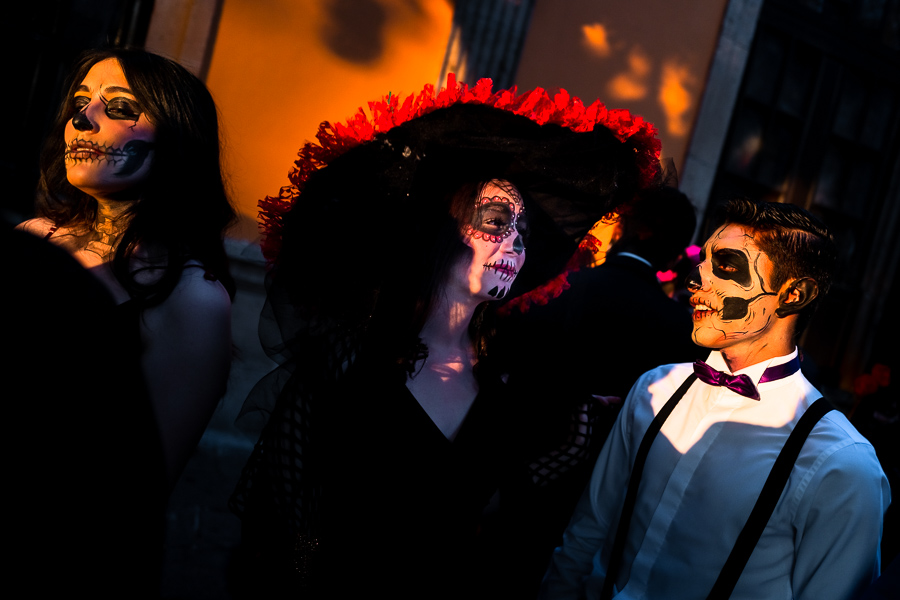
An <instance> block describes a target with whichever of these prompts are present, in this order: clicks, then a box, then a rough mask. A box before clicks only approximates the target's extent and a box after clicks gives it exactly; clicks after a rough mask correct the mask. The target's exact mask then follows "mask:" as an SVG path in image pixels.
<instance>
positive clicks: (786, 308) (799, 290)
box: [775, 277, 819, 317]
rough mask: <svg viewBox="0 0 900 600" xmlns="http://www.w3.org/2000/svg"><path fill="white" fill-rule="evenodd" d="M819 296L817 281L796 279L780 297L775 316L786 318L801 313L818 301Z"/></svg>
mask: <svg viewBox="0 0 900 600" xmlns="http://www.w3.org/2000/svg"><path fill="white" fill-rule="evenodd" d="M818 295H819V284H817V283H816V280H815V279H811V278H809V277H804V278H802V279H795V280H793V281H791V282H790V283H788V285H787V286H786V287H785V288H784V291H783V292H781V296H779V297H778V308H776V309H775V314H776V315H778V316H779V317H786V316H788V315H793V314H796V313H799V312H800V311H801V310H803V309H804V308H806V307H807V306H809V303H810V302H812V301H813V300H815V299H816V297H817V296H818Z"/></svg>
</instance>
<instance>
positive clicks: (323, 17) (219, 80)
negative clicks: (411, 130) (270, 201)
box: [206, 0, 453, 240]
mask: <svg viewBox="0 0 900 600" xmlns="http://www.w3.org/2000/svg"><path fill="white" fill-rule="evenodd" d="M452 16H453V7H452V3H451V2H450V1H449V0H280V1H276V0H266V1H264V2H260V1H258V0H225V2H224V5H223V8H222V15H221V21H220V23H219V28H218V33H217V37H216V43H215V48H214V51H213V55H212V60H211V63H210V68H209V73H208V76H207V80H206V83H207V86H208V87H209V89H210V90H211V92H212V94H213V96H214V97H215V100H216V103H217V104H218V106H219V111H220V115H221V122H222V127H223V134H224V141H225V167H226V172H227V173H228V176H229V180H230V184H231V188H232V196H233V198H234V201H235V204H236V205H237V208H238V210H239V211H240V213H241V218H242V221H241V223H239V224H238V226H236V227H235V229H234V230H233V231H232V234H233V235H235V236H236V237H243V238H246V239H251V240H252V239H257V238H258V237H259V234H258V233H257V230H256V212H257V207H256V202H257V201H258V200H259V199H260V198H263V197H264V196H266V195H276V194H277V193H278V190H279V189H280V188H281V186H283V185H286V184H287V183H288V180H287V174H288V171H289V170H290V168H291V166H292V164H293V161H294V158H295V157H296V154H297V150H298V149H299V148H300V146H301V145H302V143H303V142H304V141H306V140H308V139H309V140H311V139H313V138H314V136H315V133H316V130H317V128H318V125H319V123H320V122H321V121H325V120H328V121H332V122H335V121H343V120H345V119H347V118H348V117H350V116H351V115H352V114H353V113H355V112H356V110H357V109H358V108H359V107H365V108H366V109H367V110H368V106H367V102H368V101H370V100H376V99H379V98H381V97H382V96H383V95H386V94H387V93H388V92H391V93H393V94H395V95H398V94H399V95H401V96H406V95H408V94H410V93H414V92H418V91H419V90H421V89H422V86H423V85H424V84H426V83H432V84H434V83H437V81H436V80H437V78H438V76H439V74H440V69H441V63H442V61H443V58H444V52H445V50H446V45H447V40H448V38H449V36H450V27H451V21H452Z"/></svg>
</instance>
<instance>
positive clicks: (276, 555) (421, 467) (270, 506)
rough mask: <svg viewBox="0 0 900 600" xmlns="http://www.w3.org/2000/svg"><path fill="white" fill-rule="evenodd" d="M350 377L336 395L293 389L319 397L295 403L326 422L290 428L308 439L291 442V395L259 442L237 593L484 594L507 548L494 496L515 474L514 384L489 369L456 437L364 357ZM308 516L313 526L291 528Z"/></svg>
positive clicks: (241, 505)
mask: <svg viewBox="0 0 900 600" xmlns="http://www.w3.org/2000/svg"><path fill="white" fill-rule="evenodd" d="M348 380H349V381H347V382H345V383H344V384H342V385H341V386H340V389H339V390H336V391H335V392H334V393H333V394H328V395H326V396H325V400H326V401H325V402H317V401H312V398H313V397H315V394H309V395H307V396H306V397H304V398H299V397H297V396H296V395H295V396H294V397H293V398H292V399H287V398H282V399H281V403H282V404H284V403H287V402H289V403H291V404H293V405H295V406H296V405H297V404H298V402H299V403H300V404H304V403H305V404H307V406H304V407H303V408H302V410H300V411H298V412H291V413H290V414H291V415H293V416H298V415H301V414H302V415H303V417H304V420H306V421H309V422H311V423H314V425H311V426H310V427H309V430H306V429H305V428H301V429H304V433H299V434H298V433H297V432H296V431H295V435H294V437H293V438H291V439H292V440H293V441H297V440H301V439H302V440H303V444H302V447H300V446H299V445H294V444H292V445H291V446H290V447H291V448H292V451H291V452H287V451H285V449H286V448H287V447H288V445H287V444H285V443H284V441H285V439H286V438H285V437H284V435H285V432H286V430H287V429H292V428H290V427H286V426H285V423H289V422H296V421H294V420H293V417H291V418H290V419H285V418H284V417H285V415H286V413H285V412H284V410H283V407H282V410H281V411H280V412H276V413H275V414H276V415H281V417H282V418H275V419H273V420H270V423H269V426H268V427H267V431H266V432H264V433H263V436H262V438H261V440H260V442H259V443H258V444H257V447H256V450H255V451H254V454H253V456H251V459H250V462H249V463H248V466H247V468H246V469H245V472H244V478H243V481H242V482H241V485H239V488H238V492H237V493H236V495H235V498H240V500H238V504H237V505H236V504H235V503H234V502H233V505H232V506H233V507H235V506H237V512H238V513H239V515H240V516H241V517H242V519H243V526H244V529H243V533H244V536H243V540H244V544H245V547H244V549H245V555H244V557H243V558H244V562H243V566H244V572H243V576H244V577H246V579H240V581H239V585H238V586H237V588H238V589H236V590H235V595H236V596H238V597H253V596H256V597H263V595H266V596H267V597H287V596H293V597H308V598H349V597H355V596H356V595H370V594H371V595H387V596H388V597H391V598H456V597H475V598H477V597H486V596H487V595H488V590H491V589H496V587H495V583H494V582H495V581H496V580H497V579H498V578H499V575H500V571H498V570H497V569H496V568H495V567H496V565H497V562H498V561H502V560H503V556H502V555H503V551H502V548H501V546H502V541H501V540H502V539H503V536H502V534H501V533H500V532H501V531H502V529H503V526H502V521H500V519H499V515H500V514H501V513H502V508H500V509H497V506H496V504H497V503H496V502H491V500H492V498H493V497H494V496H495V493H497V491H498V489H499V488H501V487H502V486H503V482H504V480H507V479H508V478H509V475H510V470H509V469H508V464H509V462H510V454H509V452H508V448H510V447H511V446H510V443H509V436H508V435H507V432H508V427H507V424H506V422H505V419H504V416H505V415H508V411H509V406H508V400H507V398H506V396H505V386H504V384H503V383H502V382H501V381H500V379H499V378H495V379H494V380H489V381H487V382H482V383H481V386H480V387H481V389H480V392H479V394H478V396H477V398H476V399H475V401H474V403H473V405H472V407H471V409H470V410H469V413H468V414H467V416H466V419H465V420H464V422H463V424H462V426H461V427H460V430H459V431H458V433H457V436H456V437H455V439H454V440H452V441H450V440H448V439H447V438H446V437H445V436H444V435H443V433H442V432H441V431H440V430H439V429H438V427H437V426H436V425H435V424H434V422H433V421H432V420H431V419H430V418H429V416H428V415H427V413H426V412H425V411H424V409H423V408H422V407H421V406H420V405H419V403H418V401H417V400H416V399H415V398H414V397H413V395H412V394H411V393H410V392H409V390H408V389H407V388H406V386H405V385H404V383H403V382H402V381H401V380H398V378H396V377H394V378H390V379H389V378H387V377H385V376H383V375H382V374H380V373H377V372H376V371H375V370H368V369H365V368H363V369H361V372H360V371H358V372H357V373H356V375H355V376H353V377H348ZM288 387H290V386H288ZM311 401H312V403H313V404H314V406H308V403H309V402H311ZM293 429H297V428H293ZM276 438H280V439H281V443H279V442H276V441H275V439H276ZM274 448H278V449H279V450H277V451H276V450H274ZM301 462H302V467H301V468H300V469H295V467H298V466H299V465H300V463H301ZM287 463H290V467H288V468H287V469H285V468H278V467H277V466H276V465H282V466H283V465H285V464H287ZM295 470H299V471H300V472H299V473H291V474H290V475H288V474H286V472H287V471H295ZM295 475H296V477H295ZM288 488H290V489H288ZM298 488H302V490H300V489H298ZM304 496H305V497H304ZM310 496H313V499H312V500H311V499H310ZM235 498H233V501H234V500H235ZM501 506H502V503H501ZM297 507H302V510H305V511H306V512H307V513H308V514H305V515H300V516H296V512H295V511H296V510H297ZM292 521H293V524H292ZM298 523H299V524H300V525H299V526H300V528H301V529H304V528H305V529H307V530H308V531H309V532H310V533H309V534H308V535H304V534H303V533H302V532H301V533H300V535H299V536H297V535H296V533H295V534H293V535H295V537H294V539H293V540H291V539H286V534H288V532H296V529H297V527H298V525H297V524H298ZM309 536H312V537H314V538H315V539H316V540H317V541H318V546H317V548H316V550H315V551H314V552H312V553H307V552H305V548H308V546H306V545H305V544H308V542H309V539H308V537H309ZM298 540H299V541H298ZM291 545H293V548H291ZM298 546H299V547H298ZM275 549H277V550H275ZM240 588H242V589H240ZM298 590H300V592H299V596H298Z"/></svg>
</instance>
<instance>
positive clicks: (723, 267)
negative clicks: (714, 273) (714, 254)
mask: <svg viewBox="0 0 900 600" xmlns="http://www.w3.org/2000/svg"><path fill="white" fill-rule="evenodd" d="M716 268H717V269H719V270H720V271H724V272H725V273H737V267H735V266H734V265H728V264H718V265H716Z"/></svg>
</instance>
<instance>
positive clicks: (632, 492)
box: [600, 373, 697, 600]
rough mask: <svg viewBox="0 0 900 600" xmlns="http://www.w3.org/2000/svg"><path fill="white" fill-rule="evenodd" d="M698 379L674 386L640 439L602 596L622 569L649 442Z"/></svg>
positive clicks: (605, 596) (604, 599) (609, 593)
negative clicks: (671, 392) (669, 396)
mask: <svg viewBox="0 0 900 600" xmlns="http://www.w3.org/2000/svg"><path fill="white" fill-rule="evenodd" d="M696 379H697V375H696V374H695V373H691V375H690V377H688V378H687V379H685V380H684V383H682V384H681V387H680V388H678V389H677V390H675V393H674V394H672V397H671V398H669V401H668V402H666V404H665V405H664V406H663V407H662V409H661V410H660V411H659V412H658V413H657V414H656V417H654V419H653V421H652V422H651V423H650V427H648V428H647V432H646V433H644V439H642V440H641V446H640V448H638V453H637V456H635V458H634V466H633V467H632V468H631V478H630V479H629V481H628V492H627V493H626V494H625V503H624V504H623V505H622V515H621V516H620V517H619V527H618V529H617V530H616V539H615V541H614V542H613V548H612V554H611V555H610V557H609V568H608V569H607V571H606V580H605V581H604V582H603V590H602V591H601V592H600V599H601V600H609V599H610V598H612V590H613V584H615V581H616V578H617V577H618V575H619V569H620V568H621V567H622V552H623V551H624V550H625V540H626V539H627V538H628V527H629V526H630V524H631V514H632V513H633V512H634V503H635V501H636V500H637V491H638V486H639V485H640V484H641V474H642V473H643V472H644V463H645V462H647V454H648V453H649V452H650V446H651V445H652V444H653V440H655V439H656V434H658V433H659V430H660V429H662V426H663V423H665V421H666V419H668V418H669V415H670V414H671V413H672V410H673V409H674V408H675V405H676V404H678V401H679V400H681V398H682V397H683V396H684V394H685V393H686V392H687V391H688V388H689V387H691V384H692V383H694V381H695V380H696Z"/></svg>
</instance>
